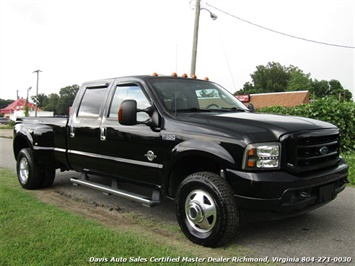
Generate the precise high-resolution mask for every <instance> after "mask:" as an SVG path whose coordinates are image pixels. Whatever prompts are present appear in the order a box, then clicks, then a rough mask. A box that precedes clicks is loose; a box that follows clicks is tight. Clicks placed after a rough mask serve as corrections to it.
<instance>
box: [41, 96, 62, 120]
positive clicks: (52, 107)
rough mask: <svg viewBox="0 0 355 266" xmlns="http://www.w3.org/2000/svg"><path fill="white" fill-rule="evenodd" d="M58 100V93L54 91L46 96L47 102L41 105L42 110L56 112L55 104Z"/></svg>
mask: <svg viewBox="0 0 355 266" xmlns="http://www.w3.org/2000/svg"><path fill="white" fill-rule="evenodd" d="M58 100H59V95H58V94H56V93H51V94H49V96H48V104H47V105H46V106H44V107H43V110H44V111H52V112H54V115H56V114H57V104H58Z"/></svg>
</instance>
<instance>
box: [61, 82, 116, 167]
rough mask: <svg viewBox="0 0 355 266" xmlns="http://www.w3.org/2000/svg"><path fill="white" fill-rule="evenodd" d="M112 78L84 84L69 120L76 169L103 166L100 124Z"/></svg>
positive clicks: (70, 150)
mask: <svg viewBox="0 0 355 266" xmlns="http://www.w3.org/2000/svg"><path fill="white" fill-rule="evenodd" d="M108 89H109V82H100V83H89V84H84V85H83V86H82V88H81V90H80V91H79V94H78V96H77V97H76V99H75V102H74V104H73V107H74V108H73V110H72V113H71V117H70V120H69V124H68V130H69V132H68V134H69V136H68V159H69V162H70V164H71V166H72V168H73V169H74V170H76V171H82V170H84V169H86V170H97V169H99V168H100V153H101V152H100V151H101V140H100V125H101V121H102V113H103V110H104V104H105V101H106V97H107V94H108Z"/></svg>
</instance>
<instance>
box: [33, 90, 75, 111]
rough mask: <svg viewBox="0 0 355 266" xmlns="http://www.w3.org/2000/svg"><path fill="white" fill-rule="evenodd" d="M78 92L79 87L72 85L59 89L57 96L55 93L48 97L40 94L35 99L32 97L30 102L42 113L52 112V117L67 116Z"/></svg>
mask: <svg viewBox="0 0 355 266" xmlns="http://www.w3.org/2000/svg"><path fill="white" fill-rule="evenodd" d="M78 90H79V85H76V84H74V85H71V86H66V87H64V88H61V89H60V91H59V95H58V94H57V93H51V94H49V95H46V94H44V93H40V94H38V96H37V97H36V96H32V97H31V100H32V101H33V103H34V104H36V105H37V106H38V108H40V109H42V110H43V111H51V112H54V115H68V114H69V108H70V107H71V106H72V104H73V102H74V98H75V95H76V93H77V92H78Z"/></svg>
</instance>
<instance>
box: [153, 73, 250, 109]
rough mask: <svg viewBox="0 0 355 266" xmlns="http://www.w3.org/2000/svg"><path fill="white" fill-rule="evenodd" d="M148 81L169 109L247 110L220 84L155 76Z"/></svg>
mask: <svg viewBox="0 0 355 266" xmlns="http://www.w3.org/2000/svg"><path fill="white" fill-rule="evenodd" d="M150 83H151V84H152V85H153V87H154V90H155V92H156V94H157V95H158V97H159V98H160V100H161V101H162V102H163V104H164V105H165V107H166V108H167V109H168V110H169V111H174V112H179V111H180V112H183V111H221V112H223V111H247V110H248V109H247V108H246V107H245V105H244V104H242V103H241V102H240V101H239V100H237V99H236V98H235V97H234V96H233V95H232V94H231V93H229V92H228V91H227V90H225V89H224V88H222V87H221V86H219V85H217V84H215V83H212V82H209V81H203V80H194V79H181V78H166V79H164V78H156V79H151V80H150Z"/></svg>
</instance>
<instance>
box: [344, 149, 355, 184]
mask: <svg viewBox="0 0 355 266" xmlns="http://www.w3.org/2000/svg"><path fill="white" fill-rule="evenodd" d="M342 156H343V158H344V159H345V161H346V162H347V163H348V165H349V177H348V179H349V181H350V184H351V185H352V186H355V153H354V152H351V153H350V152H348V153H343V154H342Z"/></svg>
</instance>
